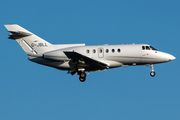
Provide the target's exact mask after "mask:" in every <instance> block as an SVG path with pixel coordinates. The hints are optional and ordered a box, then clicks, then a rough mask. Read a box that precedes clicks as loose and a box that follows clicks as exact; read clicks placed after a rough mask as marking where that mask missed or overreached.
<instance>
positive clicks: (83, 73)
mask: <svg viewBox="0 0 180 120" xmlns="http://www.w3.org/2000/svg"><path fill="white" fill-rule="evenodd" d="M79 80H80V81H81V82H84V81H85V80H86V73H85V71H84V72H79Z"/></svg>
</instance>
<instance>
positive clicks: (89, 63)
mask: <svg viewBox="0 0 180 120" xmlns="http://www.w3.org/2000/svg"><path fill="white" fill-rule="evenodd" d="M64 54H65V55H66V56H67V57H68V58H69V59H71V60H73V61H76V62H77V66H78V68H84V69H85V70H86V71H97V70H105V69H108V65H107V64H105V63H103V62H100V61H97V60H94V59H92V58H89V57H87V56H84V55H81V54H79V53H77V52H70V51H64Z"/></svg>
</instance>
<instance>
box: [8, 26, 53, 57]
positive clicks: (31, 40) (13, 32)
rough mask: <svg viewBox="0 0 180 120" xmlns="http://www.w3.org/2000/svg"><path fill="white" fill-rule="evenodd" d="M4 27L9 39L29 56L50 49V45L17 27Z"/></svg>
mask: <svg viewBox="0 0 180 120" xmlns="http://www.w3.org/2000/svg"><path fill="white" fill-rule="evenodd" d="M4 26H5V27H6V29H7V30H8V31H9V32H10V34H9V39H14V40H16V41H17V42H18V43H19V45H20V46H21V47H22V49H23V50H24V51H25V52H26V54H28V55H29V56H32V55H37V54H42V53H44V52H47V51H49V50H50V49H51V47H52V44H50V43H49V42H47V41H45V40H43V39H42V38H40V37H38V36H36V35H35V34H33V33H31V32H30V31H28V30H26V29H24V28H22V27H21V26H19V25H16V24H11V25H4Z"/></svg>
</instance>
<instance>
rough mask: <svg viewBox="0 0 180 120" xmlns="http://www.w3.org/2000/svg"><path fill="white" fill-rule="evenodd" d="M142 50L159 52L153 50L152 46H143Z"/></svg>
mask: <svg viewBox="0 0 180 120" xmlns="http://www.w3.org/2000/svg"><path fill="white" fill-rule="evenodd" d="M142 50H157V49H155V48H153V47H152V46H142Z"/></svg>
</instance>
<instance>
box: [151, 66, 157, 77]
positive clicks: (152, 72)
mask: <svg viewBox="0 0 180 120" xmlns="http://www.w3.org/2000/svg"><path fill="white" fill-rule="evenodd" d="M150 75H151V77H154V76H155V75H156V73H155V72H154V68H153V64H151V73H150Z"/></svg>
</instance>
